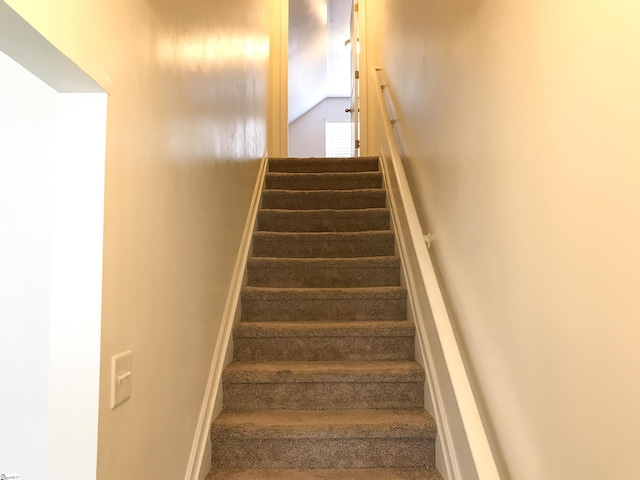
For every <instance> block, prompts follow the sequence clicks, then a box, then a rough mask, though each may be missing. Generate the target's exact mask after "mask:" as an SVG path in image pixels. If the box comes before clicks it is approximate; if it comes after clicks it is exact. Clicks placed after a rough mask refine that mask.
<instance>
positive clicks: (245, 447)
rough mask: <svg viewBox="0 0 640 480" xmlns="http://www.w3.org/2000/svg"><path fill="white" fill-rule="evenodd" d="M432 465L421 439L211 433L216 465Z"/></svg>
mask: <svg viewBox="0 0 640 480" xmlns="http://www.w3.org/2000/svg"><path fill="white" fill-rule="evenodd" d="M434 464H435V448H434V442H433V440H428V439H422V438H354V439H343V438H337V439H298V438H296V439H271V438H267V439H242V438H233V437H229V436H227V435H217V434H216V433H215V432H214V433H213V434H212V465H213V467H218V468H247V467H251V468H380V467H387V468H400V467H404V468H414V467H427V466H432V465H434Z"/></svg>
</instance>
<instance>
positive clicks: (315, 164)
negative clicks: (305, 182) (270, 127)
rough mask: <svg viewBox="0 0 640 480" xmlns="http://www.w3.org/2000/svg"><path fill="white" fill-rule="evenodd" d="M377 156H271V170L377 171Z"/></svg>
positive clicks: (292, 171)
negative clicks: (335, 157)
mask: <svg viewBox="0 0 640 480" xmlns="http://www.w3.org/2000/svg"><path fill="white" fill-rule="evenodd" d="M377 171H378V159H377V158H359V159H349V160H348V161H344V160H336V159H331V160H324V159H317V160H313V161H309V159H308V158H301V159H299V158H286V159H285V158H271V159H269V172H284V173H322V172H377Z"/></svg>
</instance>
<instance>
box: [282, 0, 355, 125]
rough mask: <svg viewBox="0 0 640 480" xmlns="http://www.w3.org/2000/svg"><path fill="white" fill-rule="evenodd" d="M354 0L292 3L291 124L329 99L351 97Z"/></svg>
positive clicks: (290, 29)
mask: <svg viewBox="0 0 640 480" xmlns="http://www.w3.org/2000/svg"><path fill="white" fill-rule="evenodd" d="M351 2H352V0H289V123H291V122H293V121H295V120H296V119H297V118H299V117H300V116H302V115H304V114H305V113H306V112H308V111H309V110H310V109H312V108H313V107H314V106H315V105H317V104H318V103H320V102H321V101H322V100H324V99H325V98H327V97H348V96H350V95H351V74H350V71H351V51H350V49H349V48H348V47H346V46H345V41H346V40H347V39H349V32H350V18H351Z"/></svg>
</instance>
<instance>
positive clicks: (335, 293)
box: [242, 286, 407, 301]
mask: <svg viewBox="0 0 640 480" xmlns="http://www.w3.org/2000/svg"><path fill="white" fill-rule="evenodd" d="M242 293H243V299H250V298H251V299H256V300H267V301H276V300H292V301H297V300H355V299H363V298H364V299H369V298H376V299H398V298H400V299H405V298H406V296H407V289H406V288H405V287H395V286H394V287H357V288H270V287H245V288H243V290H242Z"/></svg>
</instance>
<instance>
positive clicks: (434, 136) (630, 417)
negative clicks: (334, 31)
mask: <svg viewBox="0 0 640 480" xmlns="http://www.w3.org/2000/svg"><path fill="white" fill-rule="evenodd" d="M368 4H369V10H370V11H372V10H374V8H375V10H376V14H377V19H378V20H379V22H380V25H379V27H378V28H377V33H378V39H379V41H380V57H379V58H378V61H379V63H380V64H381V65H382V66H383V67H384V68H385V69H386V71H387V74H388V76H389V78H390V80H391V89H392V92H393V95H394V96H395V98H396V103H397V109H398V111H399V116H400V122H399V124H398V126H397V129H398V131H399V134H400V137H401V143H402V149H403V151H404V153H405V156H406V169H407V173H408V175H409V177H410V182H411V183H412V186H413V190H414V197H415V200H416V203H417V205H418V209H419V211H420V215H421V217H422V221H423V224H424V229H425V231H426V230H427V228H428V229H429V231H431V232H432V233H434V234H435V236H436V237H435V238H436V243H435V249H436V253H437V257H438V259H439V263H440V267H441V269H442V272H443V277H444V281H445V285H446V289H447V291H448V295H449V297H450V306H451V311H452V313H453V314H454V317H455V320H456V322H457V326H458V329H459V333H460V338H461V339H462V343H463V344H464V347H465V351H466V352H467V354H468V359H469V363H470V364H471V365H472V370H473V372H474V377H475V379H476V380H477V391H478V392H479V393H480V395H481V397H482V398H483V399H484V402H485V403H486V408H485V418H486V420H487V422H488V424H489V425H490V426H491V428H492V429H493V430H494V433H493V435H494V439H495V441H496V446H497V447H498V448H499V449H500V451H501V455H502V456H503V457H504V464H505V466H506V469H505V472H504V478H513V479H517V480H540V479H542V478H544V479H549V480H567V479H577V478H580V479H600V478H615V479H619V480H627V479H628V480H631V479H636V478H639V477H640V457H638V455H637V452H636V449H637V446H638V445H639V444H640V415H638V405H640V380H638V378H639V372H640V348H638V346H637V344H638V339H639V338H640V322H639V321H638V319H639V318H640V295H639V294H638V292H639V291H640V251H639V249H638V247H637V240H638V238H639V237H640V160H639V159H640V88H639V87H638V86H639V85H640V23H639V19H640V3H639V2H636V1H605V0H591V1H585V0H553V1H550V0H549V1H543V0H519V1H513V0H462V1H457V2H447V1H441V0H369V2H368Z"/></svg>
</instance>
